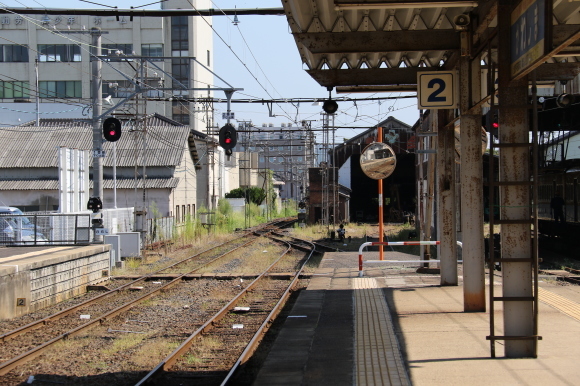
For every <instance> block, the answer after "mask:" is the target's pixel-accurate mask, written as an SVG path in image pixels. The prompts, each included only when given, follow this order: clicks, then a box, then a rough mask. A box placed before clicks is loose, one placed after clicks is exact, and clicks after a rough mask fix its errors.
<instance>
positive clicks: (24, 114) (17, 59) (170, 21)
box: [0, 0, 213, 132]
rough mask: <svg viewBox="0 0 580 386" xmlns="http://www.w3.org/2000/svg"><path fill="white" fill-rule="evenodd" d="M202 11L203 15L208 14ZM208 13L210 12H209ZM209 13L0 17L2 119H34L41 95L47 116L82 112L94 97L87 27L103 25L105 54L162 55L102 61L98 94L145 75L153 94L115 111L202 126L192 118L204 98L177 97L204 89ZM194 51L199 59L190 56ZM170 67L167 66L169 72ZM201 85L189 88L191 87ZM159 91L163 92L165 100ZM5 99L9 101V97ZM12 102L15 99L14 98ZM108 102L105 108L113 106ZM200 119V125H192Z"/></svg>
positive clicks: (178, 2) (118, 93) (196, 0)
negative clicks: (195, 101)
mask: <svg viewBox="0 0 580 386" xmlns="http://www.w3.org/2000/svg"><path fill="white" fill-rule="evenodd" d="M192 6H195V8H197V9H206V8H210V2H209V1H208V0H193V1H192V2H191V1H188V0H167V1H164V2H161V7H162V8H164V9H191V8H192ZM206 19H207V18H206ZM209 19H211V18H209ZM210 25H211V20H209V23H206V22H205V21H204V20H201V17H193V16H172V17H134V18H132V20H131V18H129V17H123V16H121V17H118V18H117V17H115V16H110V17H100V16H87V15H75V16H71V15H63V16H56V15H25V14H22V15H19V14H5V15H2V17H1V18H0V37H3V39H2V42H1V43H2V44H1V45H0V103H2V104H1V106H2V108H3V111H4V114H3V119H2V122H1V123H2V124H4V125H14V124H19V123H22V122H27V121H30V120H33V119H35V117H36V113H37V108H36V104H35V103H34V102H36V100H37V98H39V101H40V102H41V103H40V106H39V110H40V115H41V117H42V118H47V116H46V115H44V114H46V113H50V117H51V118H80V117H84V118H87V116H88V117H90V116H91V114H90V111H89V107H90V106H91V97H92V84H91V79H92V65H91V60H90V52H93V50H94V42H95V41H94V40H93V35H92V34H91V30H92V29H93V28H95V27H96V28H99V29H100V30H101V34H102V35H101V47H102V55H106V56H119V57H132V56H135V57H160V58H161V57H164V58H170V59H158V60H156V61H153V62H144V61H142V60H141V59H138V58H135V59H131V60H130V61H129V62H127V61H120V60H117V59H106V60H105V62H104V63H103V69H102V80H103V97H104V98H107V97H109V96H110V97H111V98H110V99H109V100H110V101H111V103H115V104H116V102H119V101H121V100H122V99H121V98H125V97H127V96H129V95H130V94H131V93H132V92H133V91H134V90H135V83H136V82H137V80H138V79H143V83H142V84H145V88H146V89H147V90H146V92H145V93H144V95H143V96H147V97H150V98H158V99H159V100H150V101H148V102H147V103H142V104H138V103H136V102H135V100H134V98H132V99H131V100H128V101H127V103H125V104H124V105H123V106H120V107H119V108H118V109H117V110H116V113H119V114H125V115H127V116H131V115H135V114H141V115H142V116H145V115H147V114H152V113H157V114H160V115H163V116H166V117H168V118H170V119H173V120H174V121H177V122H180V123H184V124H191V126H192V128H194V129H197V130H200V131H203V132H206V128H205V126H206V125H205V123H203V122H201V117H199V118H200V120H197V121H196V120H195V119H194V113H193V111H197V114H199V111H200V110H207V108H205V109H204V108H203V106H202V105H199V104H198V105H196V106H194V105H192V103H191V102H188V101H180V100H179V99H180V97H185V98H202V97H207V96H208V90H207V88H208V85H211V84H213V75H212V74H211V72H209V71H207V69H206V68H204V67H207V68H209V69H211V68H212V67H213V60H212V58H213V51H212V44H213V39H212V36H213V34H212V30H211V27H210ZM191 57H195V58H196V60H192V59H189V58H191ZM168 74H171V75H172V77H170V76H169V75H168ZM194 87H195V88H201V89H204V90H198V91H194V90H188V89H190V88H194ZM162 99H164V100H162ZM7 102H9V103H10V104H8V103H7ZM11 103H14V104H11ZM110 107H111V104H107V103H105V104H104V106H103V111H106V110H107V108H110ZM196 126H202V127H196Z"/></svg>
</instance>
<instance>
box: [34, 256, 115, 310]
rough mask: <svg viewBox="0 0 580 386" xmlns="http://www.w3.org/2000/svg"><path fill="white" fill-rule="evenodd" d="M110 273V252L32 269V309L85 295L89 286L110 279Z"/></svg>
mask: <svg viewBox="0 0 580 386" xmlns="http://www.w3.org/2000/svg"><path fill="white" fill-rule="evenodd" d="M103 273H104V274H103ZM108 276H109V253H108V252H107V253H100V254H98V255H93V256H87V257H83V258H78V259H75V260H70V261H67V262H63V263H59V264H54V265H50V266H47V267H42V268H39V269H34V270H31V271H30V307H31V311H33V310H38V309H40V308H43V307H46V306H49V305H51V304H55V303H58V302H60V301H63V300H66V299H68V298H71V297H73V296H76V295H79V294H82V293H84V292H86V286H87V285H93V284H96V283H98V282H100V281H103V280H106V279H107V278H108Z"/></svg>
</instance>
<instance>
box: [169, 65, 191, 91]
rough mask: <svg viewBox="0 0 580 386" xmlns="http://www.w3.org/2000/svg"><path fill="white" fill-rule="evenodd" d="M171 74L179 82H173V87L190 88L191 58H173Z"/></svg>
mask: <svg viewBox="0 0 580 386" xmlns="http://www.w3.org/2000/svg"><path fill="white" fill-rule="evenodd" d="M171 75H172V76H173V78H174V79H175V80H176V81H177V82H173V88H177V89H187V88H189V59H173V60H171Z"/></svg>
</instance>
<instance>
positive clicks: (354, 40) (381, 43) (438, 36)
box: [294, 29, 460, 54]
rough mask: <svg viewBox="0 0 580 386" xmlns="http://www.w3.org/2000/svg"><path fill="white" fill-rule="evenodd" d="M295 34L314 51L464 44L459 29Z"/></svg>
mask: <svg viewBox="0 0 580 386" xmlns="http://www.w3.org/2000/svg"><path fill="white" fill-rule="evenodd" d="M294 37H295V39H296V41H298V42H299V43H302V44H303V45H304V46H305V47H306V48H307V49H308V50H309V51H310V52H312V53H313V54H327V53H344V54H347V53H357V52H420V51H453V50H459V48H460V42H459V34H458V33H457V31H455V30H433V29H429V30H414V31H411V30H403V31H372V32H371V31H365V32H344V33H333V32H321V33H297V34H294Z"/></svg>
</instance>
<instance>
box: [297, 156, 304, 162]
mask: <svg viewBox="0 0 580 386" xmlns="http://www.w3.org/2000/svg"><path fill="white" fill-rule="evenodd" d="M296 160H297V161H298V162H302V161H303V160H304V158H302V157H296Z"/></svg>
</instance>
